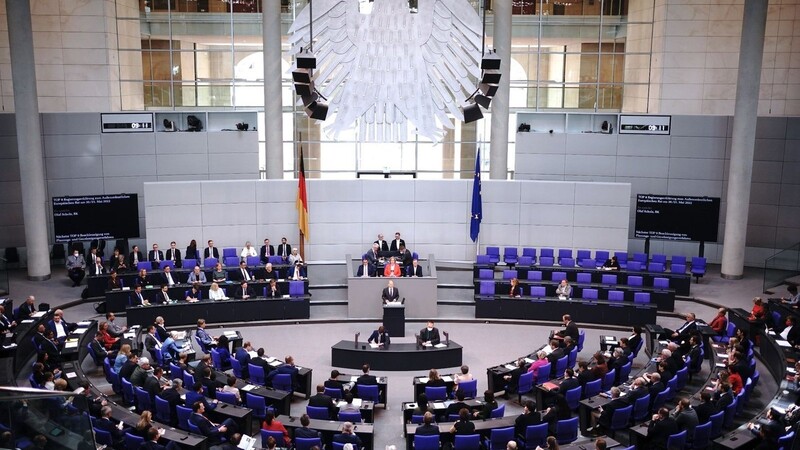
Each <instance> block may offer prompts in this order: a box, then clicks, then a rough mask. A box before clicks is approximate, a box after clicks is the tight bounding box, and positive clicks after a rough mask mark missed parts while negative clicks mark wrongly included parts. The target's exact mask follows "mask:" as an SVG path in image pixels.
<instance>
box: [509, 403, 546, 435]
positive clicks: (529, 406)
mask: <svg viewBox="0 0 800 450" xmlns="http://www.w3.org/2000/svg"><path fill="white" fill-rule="evenodd" d="M540 423H542V414H541V413H540V412H539V411H536V403H535V402H534V401H533V400H528V401H527V402H525V407H524V408H522V414H520V415H519V417H517V418H516V420H514V433H516V435H517V436H519V437H520V438H525V431H526V430H527V429H528V427H529V426H531V425H539V424H540Z"/></svg>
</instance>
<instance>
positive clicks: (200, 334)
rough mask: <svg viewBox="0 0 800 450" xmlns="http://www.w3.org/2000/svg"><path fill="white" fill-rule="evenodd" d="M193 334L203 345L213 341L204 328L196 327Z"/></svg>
mask: <svg viewBox="0 0 800 450" xmlns="http://www.w3.org/2000/svg"><path fill="white" fill-rule="evenodd" d="M194 335H195V337H196V338H197V339H200V342H202V343H203V344H204V345H211V344H212V343H213V342H214V340H213V339H211V336H210V335H209V334H208V332H207V331H206V330H205V329H204V328H200V327H198V328H197V330H195V332H194Z"/></svg>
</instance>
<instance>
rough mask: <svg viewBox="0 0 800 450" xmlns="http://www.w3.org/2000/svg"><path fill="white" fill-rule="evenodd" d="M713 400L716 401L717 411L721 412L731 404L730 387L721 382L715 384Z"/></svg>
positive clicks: (731, 393) (731, 394) (731, 391)
mask: <svg viewBox="0 0 800 450" xmlns="http://www.w3.org/2000/svg"><path fill="white" fill-rule="evenodd" d="M714 400H715V401H716V407H717V411H723V410H724V409H725V408H727V407H728V406H730V404H731V403H733V390H732V389H731V385H730V384H728V383H726V382H723V383H719V384H717V391H716V392H714Z"/></svg>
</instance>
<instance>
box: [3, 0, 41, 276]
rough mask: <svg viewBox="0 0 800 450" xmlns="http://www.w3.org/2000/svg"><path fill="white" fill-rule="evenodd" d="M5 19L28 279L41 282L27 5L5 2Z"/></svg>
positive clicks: (37, 148)
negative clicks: (9, 51) (12, 89)
mask: <svg viewBox="0 0 800 450" xmlns="http://www.w3.org/2000/svg"><path fill="white" fill-rule="evenodd" d="M6 18H7V21H8V43H9V47H11V76H12V79H13V81H14V109H15V112H16V114H15V116H16V117H15V120H16V125H17V153H18V154H19V177H20V180H21V181H20V184H21V186H22V214H23V219H24V221H25V247H27V250H28V279H29V280H34V281H42V280H47V279H49V278H50V249H49V248H48V247H49V245H48V239H47V217H46V214H45V211H47V191H46V189H45V181H44V180H45V178H44V156H43V153H44V152H43V148H42V126H41V122H40V118H39V96H38V94H37V92H36V65H35V63H34V60H33V31H32V29H31V6H30V2H28V1H10V2H6Z"/></svg>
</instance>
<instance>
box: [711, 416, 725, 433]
mask: <svg viewBox="0 0 800 450" xmlns="http://www.w3.org/2000/svg"><path fill="white" fill-rule="evenodd" d="M708 421H709V422H710V423H711V439H716V438H718V437H720V436H722V425H723V423H724V422H725V411H720V412H718V413H716V414H712V415H711V417H709V418H708Z"/></svg>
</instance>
